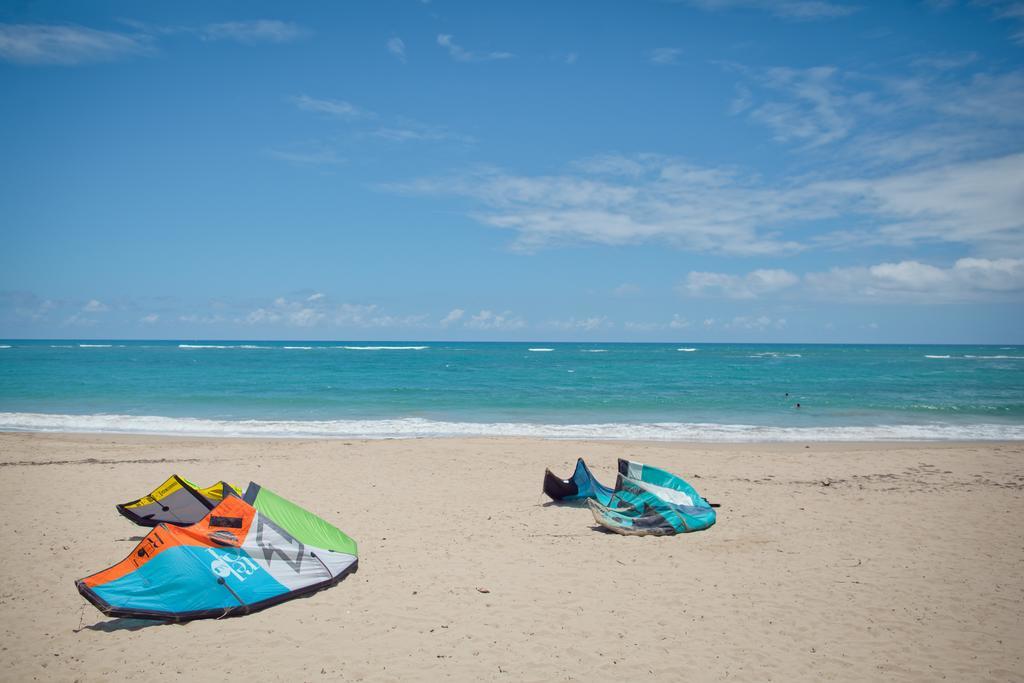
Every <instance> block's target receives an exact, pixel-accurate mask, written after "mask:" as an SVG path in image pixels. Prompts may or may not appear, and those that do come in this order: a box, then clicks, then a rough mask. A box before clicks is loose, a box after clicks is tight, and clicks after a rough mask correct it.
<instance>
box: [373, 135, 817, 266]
mask: <svg viewBox="0 0 1024 683" xmlns="http://www.w3.org/2000/svg"><path fill="white" fill-rule="evenodd" d="M634 164H635V165H636V166H637V168H638V169H639V174H638V175H637V174H633V170H634V169H633V165H634ZM588 166H589V165H588V164H587V163H586V162H582V163H579V164H575V165H574V167H575V168H577V169H586V168H588ZM594 168H597V169H602V170H604V169H608V170H610V171H612V172H616V171H619V170H622V169H628V170H629V172H630V175H625V176H623V175H605V174H600V173H587V172H586V171H583V172H581V173H577V174H566V175H558V176H517V175H512V174H508V173H505V172H502V171H500V170H496V169H490V168H484V169H476V170H474V171H471V172H467V173H464V174H460V175H455V176H449V177H442V178H435V179H420V180H415V181H412V182H408V183H402V184H392V185H388V186H386V189H389V190H392V191H397V192H402V193H409V194H427V195H459V196H466V197H470V198H473V199H475V200H476V201H477V202H478V203H479V205H480V206H479V208H478V209H477V210H475V211H474V212H473V215H474V216H475V217H476V218H477V219H478V220H480V221H481V222H483V223H485V224H487V225H492V226H496V227H499V228H505V229H509V230H513V231H515V232H516V233H517V238H516V241H515V246H516V248H519V249H524V250H534V249H538V248H542V247H546V246H553V245H559V244H570V243H574V242H593V243H599V244H607V245H622V244H636V243H642V242H652V241H665V242H669V243H670V244H673V245H674V246H677V247H679V248H682V249H687V250H693V251H711V252H721V253H731V254H768V253H783V252H792V251H796V250H799V249H800V248H801V245H800V244H798V243H797V242H795V241H791V240H786V239H783V238H780V237H779V236H778V234H777V232H775V229H774V228H773V227H772V226H777V225H778V224H780V223H782V222H784V221H794V220H806V219H810V218H814V217H820V216H823V215H827V214H829V213H830V210H829V209H828V207H827V206H826V205H825V204H824V203H823V202H820V201H817V200H815V199H814V198H813V197H811V196H810V195H808V194H807V193H806V192H805V191H803V190H801V189H799V188H787V189H778V190H773V189H769V188H765V187H761V186H759V185H758V184H757V183H756V182H755V181H753V180H751V179H748V178H744V177H743V176H742V175H740V174H738V173H736V172H733V171H730V170H726V169H706V168H701V167H697V166H693V165H690V164H687V163H686V162H684V161H681V160H678V159H673V158H669V157H662V156H657V155H644V156H638V157H631V158H628V159H627V158H623V159H621V160H619V161H614V160H613V159H612V157H607V156H606V157H602V158H601V160H600V161H599V163H597V164H595V165H594Z"/></svg>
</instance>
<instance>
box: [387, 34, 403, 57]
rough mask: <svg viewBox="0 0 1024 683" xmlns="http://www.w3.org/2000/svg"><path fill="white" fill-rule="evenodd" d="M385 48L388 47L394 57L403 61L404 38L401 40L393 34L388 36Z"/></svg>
mask: <svg viewBox="0 0 1024 683" xmlns="http://www.w3.org/2000/svg"><path fill="white" fill-rule="evenodd" d="M387 48H388V52H390V53H391V54H393V55H394V56H395V57H397V58H398V60H399V61H401V62H403V63H404V62H405V41H404V40H402V39H401V38H399V37H398V36H394V37H392V38H388V42H387Z"/></svg>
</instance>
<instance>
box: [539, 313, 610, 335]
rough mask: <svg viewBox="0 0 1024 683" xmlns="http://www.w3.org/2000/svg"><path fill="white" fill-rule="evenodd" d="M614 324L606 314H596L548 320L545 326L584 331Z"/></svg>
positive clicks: (603, 328) (606, 327)
mask: <svg viewBox="0 0 1024 683" xmlns="http://www.w3.org/2000/svg"><path fill="white" fill-rule="evenodd" d="M613 326H614V323H612V321H611V320H609V319H608V318H607V317H606V316H603V315H596V316H591V317H589V318H568V319H566V320H550V321H548V323H547V327H550V328H553V329H556V330H563V331H572V330H580V331H585V332H593V331H595V330H606V329H609V328H611V327H613Z"/></svg>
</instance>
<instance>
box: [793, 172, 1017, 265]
mask: <svg viewBox="0 0 1024 683" xmlns="http://www.w3.org/2000/svg"><path fill="white" fill-rule="evenodd" d="M809 189H810V190H811V191H812V192H814V191H816V192H820V193H822V194H823V195H831V196H833V197H836V198H837V199H838V200H839V201H841V202H842V203H843V205H844V206H845V211H846V212H847V213H851V214H852V213H859V214H861V215H866V216H871V217H873V218H874V219H875V220H876V221H877V228H876V229H875V230H874V231H873V235H872V238H873V239H874V240H875V241H877V242H881V243H886V244H896V245H911V244H915V243H917V242H959V243H962V244H968V245H973V246H974V247H976V248H977V249H978V250H979V251H981V252H982V253H987V254H1001V255H1007V254H1013V255H1017V254H1021V253H1024V204H1022V201H1021V198H1022V197H1024V153H1017V154H1010V155H1007V156H1002V157H996V158H990V159H982V160H978V161H968V162H963V163H956V164H946V165H942V166H939V167H936V168H929V169H925V170H920V171H909V172H902V173H896V174H893V175H889V176H883V177H872V178H859V179H849V180H836V181H828V182H821V183H816V184H814V185H812V186H811V187H810V188H809ZM824 239H826V240H827V239H828V235H825V237H824Z"/></svg>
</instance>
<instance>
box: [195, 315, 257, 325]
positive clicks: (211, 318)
mask: <svg viewBox="0 0 1024 683" xmlns="http://www.w3.org/2000/svg"><path fill="white" fill-rule="evenodd" d="M250 315H251V314H250ZM178 320H179V321H180V322H183V323H192V324H199V325H216V324H219V323H223V322H227V318H225V317H224V316H222V315H221V314H219V313H215V314H213V315H198V314H196V313H187V314H185V315H179V316H178Z"/></svg>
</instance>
